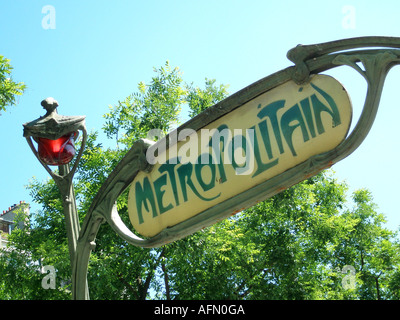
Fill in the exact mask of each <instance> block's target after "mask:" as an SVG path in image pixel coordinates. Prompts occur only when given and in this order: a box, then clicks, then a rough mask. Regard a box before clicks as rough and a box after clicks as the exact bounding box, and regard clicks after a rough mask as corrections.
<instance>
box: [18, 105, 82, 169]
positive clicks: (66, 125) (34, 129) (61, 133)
mask: <svg viewBox="0 0 400 320" xmlns="http://www.w3.org/2000/svg"><path fill="white" fill-rule="evenodd" d="M41 104H42V106H43V107H44V108H45V109H46V110H47V113H46V114H45V115H44V116H43V117H40V118H39V119H37V120H34V121H31V122H28V123H26V124H24V137H26V138H27V140H28V143H29V145H30V147H31V149H32V151H33V153H34V154H35V155H36V157H38V159H39V160H40V161H41V162H42V164H43V165H48V166H62V165H66V164H68V163H69V162H71V160H72V159H73V158H74V156H75V154H76V150H75V140H76V138H77V137H78V132H79V130H81V131H82V132H83V133H84V137H83V139H84V142H85V140H86V130H85V117H84V116H62V115H59V114H58V113H57V107H58V102H57V101H56V100H54V99H53V98H47V99H46V100H43V101H42V103H41ZM31 138H33V140H34V141H36V142H37V151H36V148H35V147H34V145H33V143H32V140H31ZM84 142H83V143H82V147H83V146H84ZM82 147H81V151H82V150H83V149H82ZM81 155H82V152H79V155H78V156H79V157H80V156H81Z"/></svg>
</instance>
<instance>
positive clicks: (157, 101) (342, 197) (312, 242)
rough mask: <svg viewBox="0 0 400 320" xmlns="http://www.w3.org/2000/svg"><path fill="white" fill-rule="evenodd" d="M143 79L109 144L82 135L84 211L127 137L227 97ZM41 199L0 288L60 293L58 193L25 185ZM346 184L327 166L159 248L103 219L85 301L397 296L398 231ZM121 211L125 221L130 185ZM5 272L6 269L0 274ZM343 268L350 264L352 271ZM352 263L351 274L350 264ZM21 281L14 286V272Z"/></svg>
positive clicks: (45, 184) (116, 109)
mask: <svg viewBox="0 0 400 320" xmlns="http://www.w3.org/2000/svg"><path fill="white" fill-rule="evenodd" d="M154 71H155V75H154V76H153V77H152V79H151V81H150V83H149V84H147V85H146V84H144V83H140V84H139V86H138V91H137V92H136V93H133V94H132V95H130V96H129V97H127V98H126V99H124V100H121V101H118V103H117V105H116V106H113V107H110V110H109V112H108V113H107V114H106V115H105V126H104V128H103V130H104V132H105V133H106V134H107V135H108V137H109V138H111V139H114V140H115V142H116V147H115V148H111V147H109V148H105V147H104V146H103V145H102V143H101V142H99V141H98V135H97V132H92V133H90V134H89V137H88V142H87V146H86V149H85V151H84V153H83V157H82V159H81V162H80V164H79V167H78V171H77V174H76V177H75V184H74V188H75V190H76V194H77V200H78V202H77V205H78V210H79V214H80V218H81V220H82V219H83V217H84V215H85V213H86V212H87V210H88V208H89V206H90V204H91V201H92V199H93V198H94V196H95V195H96V193H97V191H98V190H99V188H100V186H101V185H102V183H103V182H104V181H105V179H106V178H107V176H108V174H109V173H110V172H111V171H112V169H113V168H114V167H115V166H116V164H117V163H118V162H119V161H120V159H121V158H122V157H123V156H124V154H125V153H126V152H127V151H128V150H129V148H130V146H131V145H132V142H133V141H134V140H137V139H139V138H144V137H146V136H147V132H148V130H150V129H156V128H157V129H161V130H162V131H163V132H164V133H167V132H169V131H170V130H171V129H172V128H173V127H174V126H176V125H177V124H179V117H178V116H179V112H180V110H182V109H183V108H188V110H189V114H190V115H191V116H195V115H196V114H197V113H199V112H201V111H203V110H205V109H206V108H208V107H210V106H211V105H213V104H214V103H216V102H217V101H219V100H220V99H222V98H224V97H226V95H227V91H226V90H227V87H226V86H224V85H219V86H218V85H217V84H216V82H215V80H208V79H206V82H205V87H204V89H202V88H198V87H194V86H193V84H190V85H189V84H187V83H185V82H184V81H183V78H182V74H181V72H180V71H179V69H178V68H171V67H170V65H169V63H166V64H165V65H164V66H162V67H161V68H159V69H154ZM28 188H29V190H30V191H31V194H32V196H33V199H34V200H35V201H36V202H37V203H39V204H41V209H40V210H39V211H38V212H36V213H32V222H31V224H30V226H29V228H26V229H25V230H20V231H18V232H14V233H13V234H12V235H10V238H9V239H10V243H12V244H13V246H14V249H11V248H9V250H8V251H4V252H3V253H2V254H0V274H6V275H7V277H6V278H4V279H3V278H1V277H0V298H2V299H37V298H40V299H41V298H43V299H68V298H69V297H70V292H69V286H70V281H69V277H70V269H69V267H70V266H69V265H68V261H69V259H68V250H67V243H66V231H65V227H64V221H63V214H62V204H61V200H60V195H59V192H58V190H57V188H56V186H55V184H54V182H53V181H51V180H47V181H37V180H35V179H34V180H32V181H31V182H30V184H29V186H28ZM347 189H348V187H347V185H346V184H345V183H343V182H338V181H337V180H336V179H335V178H334V174H333V172H332V171H329V170H328V171H324V172H322V173H320V174H318V175H316V176H314V177H312V178H310V179H308V180H305V181H303V182H301V183H299V184H297V185H295V186H293V187H292V188H290V189H288V190H286V191H284V192H282V193H280V194H278V195H276V196H274V197H273V198H271V199H268V200H265V201H263V202H260V203H258V204H257V205H256V206H253V207H252V208H249V209H247V210H245V211H243V212H241V213H239V214H237V215H235V216H233V217H231V218H229V219H225V220H223V221H221V222H220V223H218V224H215V225H213V226H211V227H209V228H206V229H204V230H201V231H199V232H197V233H195V234H193V235H191V236H188V237H186V238H184V239H182V240H179V241H176V242H174V243H172V244H169V245H166V246H163V247H161V248H156V249H144V248H138V247H134V246H132V245H129V244H127V243H126V242H125V241H123V240H122V239H121V238H119V237H118V236H117V235H116V234H115V233H114V232H113V231H112V230H111V228H110V227H109V226H108V225H107V224H104V225H102V226H101V228H100V230H99V233H98V236H97V240H96V244H97V246H96V249H95V250H94V252H93V253H92V255H91V261H90V265H89V273H88V282H89V289H90V296H91V299H146V298H149V297H153V298H161V299H398V298H399V296H400V268H399V267H400V257H399V254H398V252H399V250H398V249H399V243H398V239H397V234H396V233H394V232H390V231H388V230H387V229H385V227H384V222H385V221H384V217H383V216H382V215H380V214H378V213H377V208H376V205H375V204H374V203H373V201H372V200H373V199H372V196H371V194H370V193H369V192H367V191H366V190H359V191H357V192H355V193H354V194H353V198H352V199H353V200H352V202H350V201H348V200H347V194H346V192H347ZM117 206H118V211H119V213H120V215H121V217H122V219H123V220H124V221H125V222H126V224H127V225H129V218H128V214H127V194H126V193H125V194H124V195H123V196H121V197H120V198H119V199H118V203H117ZM29 261H40V264H41V265H52V266H54V267H55V269H56V270H57V286H56V290H50V289H48V290H45V289H42V288H41V285H40V280H41V279H43V275H42V274H40V273H39V272H38V265H37V264H36V265H35V264H32V263H28V262H29ZM1 272H3V273H1ZM348 272H349V273H348ZM352 272H353V273H352ZM16 281H17V282H18V284H19V286H16V287H13V288H10V286H12V284H13V283H14V282H16Z"/></svg>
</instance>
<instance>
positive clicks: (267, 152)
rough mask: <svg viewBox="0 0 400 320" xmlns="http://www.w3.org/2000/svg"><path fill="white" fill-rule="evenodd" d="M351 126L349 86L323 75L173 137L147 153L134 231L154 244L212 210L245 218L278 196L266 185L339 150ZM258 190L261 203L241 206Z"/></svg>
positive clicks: (138, 181) (137, 184) (131, 206)
mask: <svg viewBox="0 0 400 320" xmlns="http://www.w3.org/2000/svg"><path fill="white" fill-rule="evenodd" d="M212 108H213V107H212ZM351 118H352V108H351V102H350V99H349V96H348V94H347V92H346V90H345V89H344V88H343V86H342V85H341V84H340V83H339V82H338V81H337V80H335V79H334V78H332V77H330V76H326V75H318V74H317V75H313V76H312V78H311V80H310V81H309V82H307V83H306V84H303V85H298V84H296V83H295V82H294V81H292V80H290V81H287V82H285V83H283V84H281V85H279V86H277V87H275V88H273V89H271V90H269V91H267V92H264V93H263V94H261V95H259V96H257V97H256V98H254V99H252V100H250V101H248V102H246V103H244V104H243V105H241V106H239V107H237V108H235V109H234V110H232V111H230V112H228V113H226V114H224V115H222V116H221V117H219V118H217V119H216V120H214V121H212V122H211V123H208V124H207V125H205V126H204V127H202V128H200V129H197V130H196V131H195V130H191V129H190V128H186V129H184V130H182V131H180V132H179V133H177V132H175V135H174V134H170V135H169V136H168V137H165V138H163V139H161V140H159V141H158V142H157V143H155V144H154V145H152V146H151V147H150V148H149V149H148V150H147V154H146V158H147V161H148V162H149V163H151V164H153V165H154V166H153V168H152V170H151V171H150V172H144V171H140V172H138V174H137V175H136V177H135V178H134V180H133V181H132V183H131V186H130V192H129V200H128V211H129V217H130V220H131V222H132V225H133V227H134V229H135V230H136V231H137V232H138V233H140V234H141V235H142V236H145V237H153V236H155V235H157V234H159V233H160V232H162V231H163V230H166V229H167V228H170V227H172V226H176V225H178V224H180V223H182V222H184V221H187V220H189V219H191V218H193V217H195V216H197V217H198V218H199V217H201V215H202V214H203V213H204V212H207V211H209V210H210V209H212V210H214V211H215V210H220V211H224V212H225V215H229V214H235V213H237V212H240V211H241V210H243V209H245V208H247V207H249V206H251V205H254V204H255V203H256V202H258V201H262V200H264V199H265V198H267V197H268V196H269V195H270V194H271V190H267V189H265V190H260V189H262V187H260V186H262V184H263V182H265V181H268V180H269V179H272V178H273V177H276V176H277V175H279V174H281V173H283V172H285V171H287V170H288V169H291V168H293V167H296V166H297V165H299V164H301V163H303V162H305V161H306V160H308V159H309V158H311V157H312V156H315V155H318V154H322V153H324V152H327V151H330V150H333V149H334V148H335V147H337V146H338V145H339V144H340V143H341V142H342V141H343V140H344V139H345V138H346V135H347V133H348V131H349V128H350V123H351ZM174 137H175V139H173V138H174ZM167 144H168V146H167ZM319 171H320V170H319ZM315 173H317V172H313V174H315ZM303 178H306V177H303ZM289 186H290V185H288V186H286V187H289ZM255 188H257V192H256V193H257V199H252V200H251V201H250V202H249V201H248V199H247V198H246V199H243V200H240V198H241V197H243V195H245V194H251V193H252V190H253V189H255ZM275 193H277V192H275Z"/></svg>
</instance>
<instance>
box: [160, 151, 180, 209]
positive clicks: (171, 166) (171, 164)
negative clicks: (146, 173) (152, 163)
mask: <svg viewBox="0 0 400 320" xmlns="http://www.w3.org/2000/svg"><path fill="white" fill-rule="evenodd" d="M178 160H179V159H178V158H172V159H170V160H168V162H167V163H164V164H162V165H161V166H160V168H158V171H159V172H160V173H164V172H168V176H169V180H170V181H171V186H172V192H173V194H174V198H175V205H176V206H179V197H178V188H177V186H176V178H175V166H176V164H177V163H178V162H179V161H178Z"/></svg>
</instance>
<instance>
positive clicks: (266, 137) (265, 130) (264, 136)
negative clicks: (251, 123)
mask: <svg viewBox="0 0 400 320" xmlns="http://www.w3.org/2000/svg"><path fill="white" fill-rule="evenodd" d="M258 128H259V129H260V132H261V137H262V139H263V142H264V147H265V150H266V151H267V154H268V159H270V160H271V159H272V156H273V155H272V148H271V140H270V139H269V132H268V126H267V120H264V121H262V122H260V123H259V124H258ZM251 129H253V130H255V129H254V127H252V128H251Z"/></svg>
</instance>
